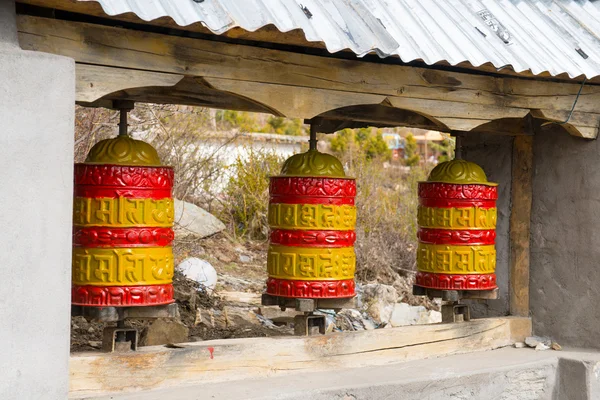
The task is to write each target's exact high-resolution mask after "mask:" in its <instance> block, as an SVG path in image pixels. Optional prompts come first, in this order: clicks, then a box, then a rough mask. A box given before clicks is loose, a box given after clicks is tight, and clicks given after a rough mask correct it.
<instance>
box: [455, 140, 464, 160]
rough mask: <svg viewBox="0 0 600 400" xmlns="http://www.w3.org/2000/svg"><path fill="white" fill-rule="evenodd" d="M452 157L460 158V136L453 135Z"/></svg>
mask: <svg viewBox="0 0 600 400" xmlns="http://www.w3.org/2000/svg"><path fill="white" fill-rule="evenodd" d="M454 159H455V160H462V136H460V135H456V136H454Z"/></svg>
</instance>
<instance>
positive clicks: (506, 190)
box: [463, 134, 513, 317]
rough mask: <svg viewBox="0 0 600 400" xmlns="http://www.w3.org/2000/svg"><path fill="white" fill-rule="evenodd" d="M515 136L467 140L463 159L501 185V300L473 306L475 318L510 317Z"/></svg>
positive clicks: (498, 247)
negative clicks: (511, 219) (479, 167)
mask: <svg viewBox="0 0 600 400" xmlns="http://www.w3.org/2000/svg"><path fill="white" fill-rule="evenodd" d="M512 144H513V137H512V136H501V135H489V134H475V135H467V136H466V137H465V138H464V139H463V158H464V159H465V160H468V161H472V162H474V163H477V164H479V165H480V166H481V167H482V168H483V170H484V171H485V173H486V174H487V177H488V180H489V181H491V182H496V183H498V202H497V208H498V225H497V228H496V234H497V236H496V254H497V261H496V277H497V279H498V288H499V289H500V291H499V293H500V294H499V299H498V300H487V301H486V302H485V303H476V302H472V303H471V312H472V314H473V315H474V316H475V317H494V316H502V315H508V312H509V304H508V300H509V294H508V281H509V277H510V240H509V229H510V191H511V186H510V185H511V177H512Z"/></svg>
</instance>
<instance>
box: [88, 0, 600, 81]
mask: <svg viewBox="0 0 600 400" xmlns="http://www.w3.org/2000/svg"><path fill="white" fill-rule="evenodd" d="M80 1H98V2H99V3H100V4H101V6H102V8H103V9H104V11H105V12H106V13H107V14H109V15H117V14H122V13H126V12H133V13H135V14H136V15H137V16H138V17H140V18H141V19H143V20H146V21H150V20H154V19H156V18H160V17H164V16H169V17H171V18H173V20H174V21H175V22H176V23H177V24H179V25H181V26H185V25H189V24H192V23H195V22H201V23H202V24H203V25H204V26H206V27H207V28H208V29H210V30H211V31H212V32H214V33H216V34H221V33H223V32H226V31H227V30H229V29H231V28H234V27H240V28H242V29H245V30H248V31H255V30H257V29H259V28H261V27H263V26H265V25H269V24H272V25H274V26H276V27H277V29H279V30H280V31H282V32H287V31H290V30H293V29H301V30H302V31H303V32H304V34H305V36H306V39H307V40H308V41H316V42H323V43H324V44H325V46H326V47H327V50H328V51H329V52H331V53H335V52H337V51H340V50H344V49H350V50H352V51H353V52H354V53H356V54H357V55H358V56H363V55H365V54H368V53H373V52H374V53H376V54H378V55H379V56H380V57H387V56H392V55H394V56H398V57H400V59H402V61H404V62H410V61H413V60H422V61H424V62H425V63H426V64H429V65H432V64H436V63H440V62H447V63H449V64H451V65H457V64H460V63H464V62H469V63H470V64H472V65H473V66H476V67H477V66H480V65H483V64H487V63H491V64H492V65H493V66H494V67H496V68H498V69H500V68H504V67H507V66H511V67H512V68H513V69H514V70H515V71H516V72H522V71H527V70H530V71H531V72H532V73H533V74H536V75H537V74H540V73H542V72H545V71H547V72H549V73H550V74H551V75H553V76H556V75H560V74H563V73H567V74H568V75H569V76H570V77H572V78H573V77H577V76H580V75H585V76H586V77H587V78H592V77H595V76H598V75H600V1H598V0H594V1H590V0H80Z"/></svg>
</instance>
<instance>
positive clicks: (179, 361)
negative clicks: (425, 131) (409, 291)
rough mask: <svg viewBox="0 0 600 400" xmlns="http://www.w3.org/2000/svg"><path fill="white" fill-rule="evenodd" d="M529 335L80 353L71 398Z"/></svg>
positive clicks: (485, 344) (486, 325) (381, 360)
mask: <svg viewBox="0 0 600 400" xmlns="http://www.w3.org/2000/svg"><path fill="white" fill-rule="evenodd" d="M529 335H531V320H530V319H529V318H511V317H508V318H506V317H505V318H491V319H479V320H472V321H471V322H468V323H454V324H434V325H419V326H406V327H400V328H390V329H376V330H371V331H360V332H344V333H335V334H330V335H325V336H310V337H277V338H249V339H225V340H211V341H205V342H196V343H186V344H184V345H183V348H180V349H168V348H165V347H159V346H154V347H146V348H144V347H143V348H141V349H140V350H139V351H137V352H130V353H114V354H103V353H91V354H90V353H82V354H76V355H73V356H71V361H70V367H69V368H70V377H69V383H70V386H71V387H70V395H71V396H73V397H77V398H79V397H80V396H86V395H94V394H98V393H101V392H117V391H123V390H130V389H131V388H136V390H144V389H146V390H147V389H156V388H160V387H162V388H165V387H172V386H177V385H192V384H198V383H207V382H223V381H230V380H235V379H255V378H260V377H266V376H274V375H277V376H281V375H285V374H289V373H294V372H296V373H297V372H299V371H307V372H308V371H310V372H316V371H324V370H335V369H337V368H355V367H365V366H375V365H384V364H388V363H394V362H396V363H397V362H400V361H408V360H415V359H422V358H429V357H440V356H444V355H449V354H459V353H466V352H472V351H478V350H490V349H495V348H498V347H504V346H508V345H510V344H512V343H514V342H516V341H523V340H524V339H525V337H526V336H529Z"/></svg>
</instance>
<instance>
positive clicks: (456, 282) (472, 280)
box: [415, 271, 497, 290]
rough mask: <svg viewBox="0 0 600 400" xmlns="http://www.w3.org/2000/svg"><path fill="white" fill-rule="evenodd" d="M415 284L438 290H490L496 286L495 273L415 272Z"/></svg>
mask: <svg viewBox="0 0 600 400" xmlns="http://www.w3.org/2000/svg"><path fill="white" fill-rule="evenodd" d="M415 284H416V285H417V286H421V287H424V288H428V289H439V290H492V289H495V288H496V287H497V286H496V275H495V274H482V275H475V274H473V275H448V274H433V273H429V272H421V271H418V272H417V276H416V281H415Z"/></svg>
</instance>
